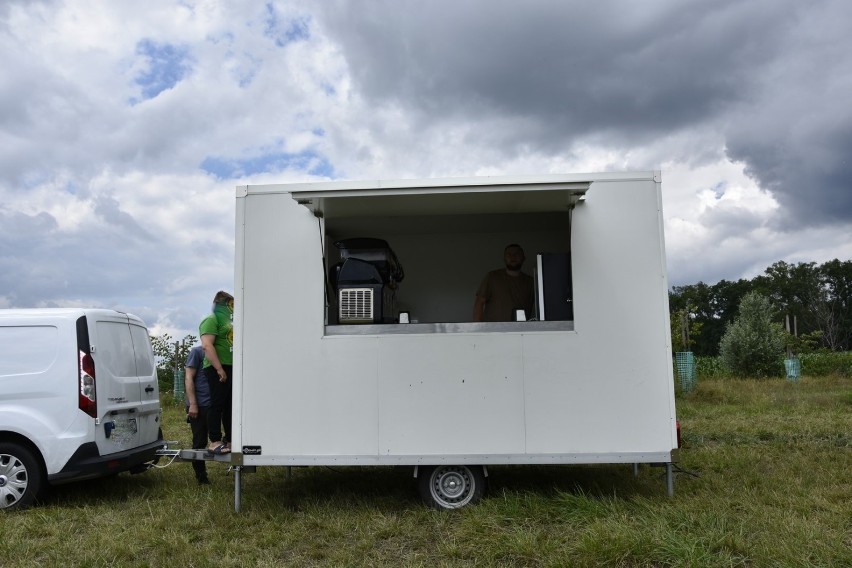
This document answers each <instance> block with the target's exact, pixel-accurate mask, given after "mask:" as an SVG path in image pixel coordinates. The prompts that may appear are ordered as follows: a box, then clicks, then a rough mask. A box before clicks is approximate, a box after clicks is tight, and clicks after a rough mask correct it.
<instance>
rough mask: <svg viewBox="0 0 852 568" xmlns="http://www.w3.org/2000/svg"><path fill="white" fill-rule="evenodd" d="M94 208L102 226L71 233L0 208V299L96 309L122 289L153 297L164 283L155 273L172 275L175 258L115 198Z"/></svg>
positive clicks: (44, 218)
mask: <svg viewBox="0 0 852 568" xmlns="http://www.w3.org/2000/svg"><path fill="white" fill-rule="evenodd" d="M95 209H96V210H98V213H97V215H98V216H99V217H101V218H103V219H104V220H105V221H106V222H105V223H102V222H96V221H92V222H87V223H83V224H82V225H81V226H80V227H79V228H78V229H74V230H63V229H61V228H60V227H59V224H58V223H57V221H56V219H55V218H54V217H53V216H51V215H50V214H49V213H46V212H41V213H38V214H36V215H27V214H24V213H20V212H15V211H8V210H4V209H0V295H2V296H7V297H8V298H9V300H10V302H11V305H13V306H20V307H33V306H38V305H40V304H42V303H47V304H50V302H51V301H52V300H55V299H65V300H66V301H67V300H82V301H84V302H88V303H90V304H91V305H95V306H100V305H103V301H104V300H105V299H106V298H116V297H120V296H121V293H122V292H121V291H122V290H124V291H127V292H128V293H130V292H132V293H134V294H136V295H137V296H139V297H145V296H146V295H148V294H151V295H156V293H157V292H156V288H157V286H161V285H162V283H161V282H160V281H159V277H158V274H160V273H168V272H169V271H173V270H174V268H175V267H176V266H179V262H178V261H177V259H174V258H171V257H170V256H169V255H167V254H163V253H164V250H165V245H164V244H163V243H161V242H160V241H158V240H156V239H153V238H151V237H150V236H149V235H147V233H145V231H144V230H143V229H142V228H141V227H139V226H138V224H136V222H135V221H133V219H132V217H130V216H129V215H127V214H126V213H123V212H122V211H121V210H120V208H119V206H118V204H117V203H116V202H115V201H114V200H110V199H106V200H104V199H101V200H99V201H98V203H97V204H96V205H95ZM141 237H145V238H144V239H143V238H141ZM22 283H26V285H22Z"/></svg>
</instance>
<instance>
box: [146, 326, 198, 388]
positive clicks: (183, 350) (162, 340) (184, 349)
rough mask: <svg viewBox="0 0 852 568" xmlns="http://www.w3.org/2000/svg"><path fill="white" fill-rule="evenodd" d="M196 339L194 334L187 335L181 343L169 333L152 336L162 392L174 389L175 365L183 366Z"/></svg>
mask: <svg viewBox="0 0 852 568" xmlns="http://www.w3.org/2000/svg"><path fill="white" fill-rule="evenodd" d="M196 341H197V338H196V337H195V336H194V335H187V336H185V337H184V338H183V340H182V341H180V342H179V343H177V342H175V341H174V340H173V339H172V336H171V335H169V334H168V333H164V334H163V335H152V336H151V347H152V348H153V349H154V357H155V358H156V360H157V381H158V382H159V383H160V392H163V391H170V390H172V387H173V386H174V380H175V367H177V368H183V366H184V365H185V364H186V358H187V357H188V356H189V350H190V349H192V346H193V345H195V342H196ZM175 343H177V346H176V345H175Z"/></svg>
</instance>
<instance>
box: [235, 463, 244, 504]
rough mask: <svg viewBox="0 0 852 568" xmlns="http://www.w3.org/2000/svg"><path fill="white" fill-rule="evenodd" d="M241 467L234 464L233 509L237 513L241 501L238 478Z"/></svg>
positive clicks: (240, 485) (240, 487) (240, 486)
mask: <svg viewBox="0 0 852 568" xmlns="http://www.w3.org/2000/svg"><path fill="white" fill-rule="evenodd" d="M242 469H243V468H242V467H240V466H234V511H236V512H237V513H239V512H240V505H241V502H242V480H241V479H240V473H241V470H242Z"/></svg>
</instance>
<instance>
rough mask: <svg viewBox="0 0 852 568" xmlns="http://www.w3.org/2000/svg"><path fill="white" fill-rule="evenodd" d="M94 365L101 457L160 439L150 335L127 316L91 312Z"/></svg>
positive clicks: (96, 432) (158, 409) (157, 396)
mask: <svg viewBox="0 0 852 568" xmlns="http://www.w3.org/2000/svg"><path fill="white" fill-rule="evenodd" d="M87 316H88V320H89V335H90V338H91V344H92V347H93V350H92V358H93V359H94V362H95V385H96V392H97V415H98V418H99V419H100V424H99V425H98V426H97V427H96V428H95V442H96V443H97V445H98V449H99V451H100V454H101V455H106V454H111V453H115V452H119V451H124V450H128V449H132V448H135V447H137V446H140V445H144V444H148V443H150V442H154V441H156V440H157V439H158V437H159V436H158V431H159V413H160V393H159V389H158V387H157V374H156V369H155V365H154V355H153V352H152V350H151V343H150V339H149V338H148V330H147V329H146V328H145V327H144V324H143V323H142V321H141V320H139V319H138V318H135V317H132V316H131V317H128V316H127V315H126V314H122V313H119V312H111V311H106V310H104V311H101V310H93V311H92V312H90V313H87Z"/></svg>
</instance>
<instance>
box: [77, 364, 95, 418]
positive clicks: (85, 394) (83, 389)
mask: <svg viewBox="0 0 852 568" xmlns="http://www.w3.org/2000/svg"><path fill="white" fill-rule="evenodd" d="M79 355H80V367H79V375H80V397H79V401H80V402H79V407H80V410H82V411H83V412H85V413H86V414H88V415H89V416H91V417H92V418H97V417H98V401H97V398H96V397H95V360H94V359H92V356H91V355H90V354H89V353H86V352H84V351H82V350H81V351H80V352H79Z"/></svg>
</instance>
